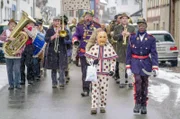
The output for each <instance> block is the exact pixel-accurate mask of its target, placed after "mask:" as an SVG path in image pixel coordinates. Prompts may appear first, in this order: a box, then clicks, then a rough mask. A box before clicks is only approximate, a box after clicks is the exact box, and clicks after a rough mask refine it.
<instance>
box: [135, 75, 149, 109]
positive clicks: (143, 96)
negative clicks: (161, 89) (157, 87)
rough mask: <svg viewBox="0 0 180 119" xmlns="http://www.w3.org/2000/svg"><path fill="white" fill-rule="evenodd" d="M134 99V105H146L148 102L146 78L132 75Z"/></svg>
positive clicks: (147, 81)
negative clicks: (133, 79)
mask: <svg viewBox="0 0 180 119" xmlns="http://www.w3.org/2000/svg"><path fill="white" fill-rule="evenodd" d="M134 78H135V83H134V99H135V103H136V104H141V105H143V106H146V105H147V100H148V97H147V95H148V83H149V80H148V76H141V75H138V74H135V75H134Z"/></svg>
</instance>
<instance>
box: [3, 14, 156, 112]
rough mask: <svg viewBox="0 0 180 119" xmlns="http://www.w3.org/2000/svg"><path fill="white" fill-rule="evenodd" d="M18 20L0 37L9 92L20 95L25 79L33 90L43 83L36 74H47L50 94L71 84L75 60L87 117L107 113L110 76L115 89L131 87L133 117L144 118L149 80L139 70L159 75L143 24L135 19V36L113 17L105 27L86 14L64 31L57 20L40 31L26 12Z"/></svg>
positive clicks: (62, 19)
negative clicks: (91, 71)
mask: <svg viewBox="0 0 180 119" xmlns="http://www.w3.org/2000/svg"><path fill="white" fill-rule="evenodd" d="M23 15H24V16H22V18H21V20H20V21H19V22H18V23H17V22H16V21H15V20H13V19H11V20H9V23H8V26H9V28H8V29H7V30H4V32H3V33H2V34H1V35H0V40H1V41H4V42H5V43H4V47H3V50H4V52H5V58H6V66H7V74H8V81H9V88H8V89H9V90H13V89H14V88H16V89H19V90H20V89H22V87H21V86H22V85H25V84H26V79H27V82H28V84H29V85H33V84H34V83H35V81H36V80H38V81H39V80H40V79H41V78H43V77H41V76H42V75H41V69H50V70H51V78H52V88H58V87H59V88H64V87H65V86H66V85H65V84H67V83H68V82H69V81H70V76H69V73H70V66H69V64H70V63H71V61H73V62H74V63H76V64H77V65H78V62H79V61H78V60H80V65H81V72H82V93H81V96H82V97H87V96H89V95H90V93H91V94H92V95H91V96H92V99H91V102H92V106H91V114H96V113H97V108H98V107H100V112H101V113H105V112H106V109H105V107H106V101H107V91H108V80H109V76H112V77H114V78H115V80H116V81H117V83H119V85H120V88H124V87H125V86H126V84H127V85H128V87H129V88H130V89H132V88H133V87H134V91H135V94H134V99H135V107H134V109H133V111H134V113H139V112H140V113H141V114H146V113H147V108H146V107H147V99H148V97H147V94H148V90H147V88H148V77H149V75H148V74H146V73H145V72H143V71H142V69H145V70H146V71H148V72H152V71H153V72H155V75H158V59H157V51H156V44H155V38H154V37H153V36H151V35H150V34H147V33H146V28H147V23H146V20H145V19H143V18H139V19H138V22H137V24H138V31H137V32H135V28H134V27H133V26H132V25H130V24H129V23H130V22H132V20H131V19H130V18H129V16H128V15H127V14H125V13H123V14H118V15H116V16H115V18H114V20H112V22H110V23H109V25H107V26H106V25H105V24H103V23H102V24H100V23H97V22H95V21H94V20H93V16H94V14H93V12H92V11H86V12H85V13H84V15H83V18H82V20H81V21H79V23H76V22H77V20H76V19H73V21H72V24H70V25H69V26H68V18H67V16H65V15H63V16H56V17H54V18H53V22H52V25H51V26H50V27H49V29H45V28H44V27H43V19H35V18H31V17H29V16H28V15H27V14H26V13H25V12H24V13H23ZM21 41H22V43H21ZM150 55H151V57H150ZM25 66H26V67H27V78H26V77H25ZM91 66H95V67H96V70H97V76H96V78H95V79H96V80H97V81H96V82H94V81H89V80H88V81H87V75H88V76H89V75H91V74H87V69H88V68H89V67H91ZM44 71H46V70H44ZM57 73H58V74H59V75H58V76H59V77H57ZM119 73H120V74H119ZM120 75H121V77H120ZM72 80H73V78H72ZM133 81H134V82H133ZM97 90H99V92H97ZM99 100H100V102H99Z"/></svg>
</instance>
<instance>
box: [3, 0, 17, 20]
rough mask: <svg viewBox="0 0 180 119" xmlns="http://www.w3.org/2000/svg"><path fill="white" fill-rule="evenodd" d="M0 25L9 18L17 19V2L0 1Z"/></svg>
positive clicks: (9, 0) (10, 0) (11, 0)
mask: <svg viewBox="0 0 180 119" xmlns="http://www.w3.org/2000/svg"><path fill="white" fill-rule="evenodd" d="M0 4H1V5H0V6H1V8H0V23H2V22H4V21H6V20H9V19H11V18H14V19H17V17H16V15H17V6H16V5H17V2H16V0H1V2H0Z"/></svg>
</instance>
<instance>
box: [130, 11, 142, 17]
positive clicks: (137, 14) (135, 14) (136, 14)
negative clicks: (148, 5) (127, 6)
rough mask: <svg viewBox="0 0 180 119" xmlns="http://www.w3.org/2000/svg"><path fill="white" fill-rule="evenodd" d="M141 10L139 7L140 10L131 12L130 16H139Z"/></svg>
mask: <svg viewBox="0 0 180 119" xmlns="http://www.w3.org/2000/svg"><path fill="white" fill-rule="evenodd" d="M142 11H143V9H140V10H138V11H136V12H134V13H133V14H131V15H130V17H133V16H141V15H142Z"/></svg>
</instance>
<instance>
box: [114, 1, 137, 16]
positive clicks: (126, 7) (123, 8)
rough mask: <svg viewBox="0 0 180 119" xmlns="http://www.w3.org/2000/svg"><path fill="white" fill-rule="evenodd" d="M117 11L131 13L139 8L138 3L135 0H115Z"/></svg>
mask: <svg viewBox="0 0 180 119" xmlns="http://www.w3.org/2000/svg"><path fill="white" fill-rule="evenodd" d="M116 3H117V4H116V8H117V13H123V12H125V13H127V14H128V15H131V14H133V13H135V12H136V11H138V10H139V8H140V7H139V4H138V3H137V2H136V0H116Z"/></svg>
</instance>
